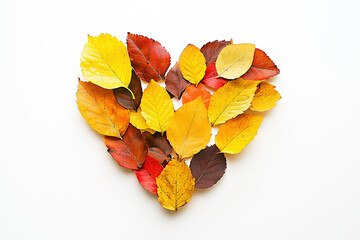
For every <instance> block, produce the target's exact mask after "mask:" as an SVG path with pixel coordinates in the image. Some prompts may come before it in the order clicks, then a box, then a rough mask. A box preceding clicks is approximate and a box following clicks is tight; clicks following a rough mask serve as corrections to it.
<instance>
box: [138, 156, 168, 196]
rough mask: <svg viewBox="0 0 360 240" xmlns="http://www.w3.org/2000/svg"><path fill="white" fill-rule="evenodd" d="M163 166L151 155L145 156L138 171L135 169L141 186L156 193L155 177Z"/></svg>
mask: <svg viewBox="0 0 360 240" xmlns="http://www.w3.org/2000/svg"><path fill="white" fill-rule="evenodd" d="M163 169H164V168H163V166H161V164H160V163H159V162H158V161H157V160H156V159H155V158H153V157H151V156H149V155H148V156H147V158H146V160H145V162H144V165H143V167H142V168H141V169H139V170H138V171H135V170H134V172H135V174H136V177H137V179H138V180H139V183H140V184H141V186H143V188H145V189H146V190H148V191H149V192H151V193H152V194H155V195H157V185H156V178H157V177H158V176H159V175H160V173H161V172H162V170H163Z"/></svg>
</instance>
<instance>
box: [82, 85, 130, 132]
mask: <svg viewBox="0 0 360 240" xmlns="http://www.w3.org/2000/svg"><path fill="white" fill-rule="evenodd" d="M76 97H77V101H76V102H77V105H78V108H79V110H80V113H81V115H82V116H83V117H84V118H85V120H86V121H87V123H88V124H89V125H90V126H91V127H92V128H93V129H94V130H95V131H97V132H98V133H100V134H102V135H107V136H113V137H118V138H121V136H122V135H124V133H125V131H126V129H127V127H128V125H129V110H127V109H125V108H123V107H122V106H120V104H118V103H117V102H116V99H115V96H114V93H113V91H112V90H110V89H104V88H101V87H99V86H96V85H95V84H92V83H90V82H82V81H80V79H79V86H78V91H77V93H76Z"/></svg>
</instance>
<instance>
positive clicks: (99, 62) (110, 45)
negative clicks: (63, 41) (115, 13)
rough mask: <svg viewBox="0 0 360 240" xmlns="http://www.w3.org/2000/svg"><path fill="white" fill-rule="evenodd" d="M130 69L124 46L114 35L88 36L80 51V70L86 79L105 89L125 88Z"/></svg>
mask: <svg viewBox="0 0 360 240" xmlns="http://www.w3.org/2000/svg"><path fill="white" fill-rule="evenodd" d="M131 69H132V68H131V63H130V59H129V55H128V53H127V50H126V47H125V45H124V44H123V43H122V42H121V41H119V40H118V39H117V38H116V37H113V36H111V35H110V34H100V35H99V36H98V37H92V36H88V43H87V44H85V47H84V50H83V51H82V53H81V70H82V73H83V75H84V77H85V79H86V80H88V81H90V82H92V83H94V84H96V85H98V86H100V87H102V88H106V89H114V88H119V87H124V88H127V87H128V85H129V83H130V81H131Z"/></svg>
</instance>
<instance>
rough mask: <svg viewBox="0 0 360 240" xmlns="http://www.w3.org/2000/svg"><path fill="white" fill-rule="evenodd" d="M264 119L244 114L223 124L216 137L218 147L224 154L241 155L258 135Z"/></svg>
mask: <svg viewBox="0 0 360 240" xmlns="http://www.w3.org/2000/svg"><path fill="white" fill-rule="evenodd" d="M262 119H263V117H262V116H259V115H255V114H243V115H240V116H237V117H236V118H234V119H231V120H229V121H227V122H226V123H224V124H222V125H221V126H220V128H219V132H218V134H217V135H216V136H215V143H216V146H217V147H218V148H219V150H220V152H222V153H231V154H236V153H239V152H240V151H241V150H242V149H243V148H244V147H245V146H246V145H247V144H248V143H250V142H251V141H252V140H253V139H254V137H255V136H256V134H257V131H258V129H259V127H260V123H261V121H262Z"/></svg>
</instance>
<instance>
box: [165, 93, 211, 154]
mask: <svg viewBox="0 0 360 240" xmlns="http://www.w3.org/2000/svg"><path fill="white" fill-rule="evenodd" d="M167 137H168V139H169V141H170V143H171V145H172V146H173V148H174V150H175V152H176V153H177V154H178V155H179V157H180V159H183V158H188V157H192V156H193V155H194V154H196V153H197V152H199V151H200V150H201V149H203V148H205V147H206V145H207V144H208V142H209V141H210V137H211V125H210V123H209V120H208V118H207V110H206V107H205V105H204V103H203V101H202V100H201V97H198V98H197V99H196V100H194V101H192V102H189V103H186V104H185V105H183V106H182V107H180V108H179V109H178V110H177V111H176V112H175V115H174V117H173V119H171V122H170V125H169V128H168V130H167Z"/></svg>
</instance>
